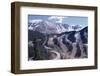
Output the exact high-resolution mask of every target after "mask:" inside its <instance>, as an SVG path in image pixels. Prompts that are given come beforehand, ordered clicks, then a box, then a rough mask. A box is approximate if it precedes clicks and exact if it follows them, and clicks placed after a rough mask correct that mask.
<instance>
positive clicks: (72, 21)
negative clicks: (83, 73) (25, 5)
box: [28, 15, 88, 27]
mask: <svg viewBox="0 0 100 76" xmlns="http://www.w3.org/2000/svg"><path fill="white" fill-rule="evenodd" d="M34 20H47V21H51V22H54V23H64V24H69V25H81V26H83V27H85V26H88V17H81V16H55V15H28V21H29V22H31V21H34Z"/></svg>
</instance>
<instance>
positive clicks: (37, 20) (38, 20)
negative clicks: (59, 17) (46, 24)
mask: <svg viewBox="0 0 100 76" xmlns="http://www.w3.org/2000/svg"><path fill="white" fill-rule="evenodd" d="M41 21H42V19H35V20H29V22H30V23H36V22H41Z"/></svg>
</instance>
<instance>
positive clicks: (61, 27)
mask: <svg viewBox="0 0 100 76" xmlns="http://www.w3.org/2000/svg"><path fill="white" fill-rule="evenodd" d="M83 28H84V27H82V26H81V25H69V24H62V23H53V22H50V21H47V20H32V21H31V22H29V23H28V29H29V30H33V31H38V32H41V33H46V34H60V33H63V32H69V31H79V30H81V29H83Z"/></svg>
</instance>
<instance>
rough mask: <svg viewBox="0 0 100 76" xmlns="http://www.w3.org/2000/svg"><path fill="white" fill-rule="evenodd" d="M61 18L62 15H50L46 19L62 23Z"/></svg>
mask: <svg viewBox="0 0 100 76" xmlns="http://www.w3.org/2000/svg"><path fill="white" fill-rule="evenodd" d="M63 19H64V17H63V16H51V17H49V18H48V20H52V21H55V22H56V23H62V21H63Z"/></svg>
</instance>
